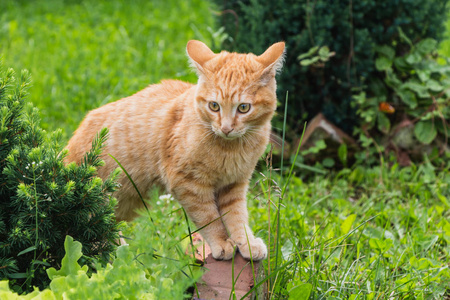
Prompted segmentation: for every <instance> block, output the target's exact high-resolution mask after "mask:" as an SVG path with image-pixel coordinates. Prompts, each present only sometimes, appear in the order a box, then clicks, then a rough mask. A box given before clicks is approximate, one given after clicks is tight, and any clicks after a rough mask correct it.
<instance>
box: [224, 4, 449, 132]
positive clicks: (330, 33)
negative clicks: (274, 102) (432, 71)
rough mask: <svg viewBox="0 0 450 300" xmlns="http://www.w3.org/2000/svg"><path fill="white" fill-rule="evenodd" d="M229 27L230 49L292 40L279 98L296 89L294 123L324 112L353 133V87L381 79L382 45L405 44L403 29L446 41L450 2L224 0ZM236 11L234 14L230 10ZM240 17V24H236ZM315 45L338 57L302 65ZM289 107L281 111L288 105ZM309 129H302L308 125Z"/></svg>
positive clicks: (293, 94)
mask: <svg viewBox="0 0 450 300" xmlns="http://www.w3.org/2000/svg"><path fill="white" fill-rule="evenodd" d="M216 2H217V3H218V4H219V5H220V7H221V9H222V10H224V14H222V19H221V24H222V25H223V26H225V27H226V32H227V33H228V34H229V35H230V36H231V37H232V38H233V40H230V41H228V43H227V44H225V47H226V48H228V49H229V50H234V51H243V52H254V53H256V54H260V53H262V52H263V51H264V50H265V49H266V48H267V47H268V46H269V45H271V44H272V43H274V42H277V41H280V40H284V41H286V43H287V56H286V64H285V68H284V70H283V72H282V74H281V76H280V78H279V80H278V83H279V94H278V95H279V99H284V96H285V93H286V91H289V96H290V99H292V100H293V101H289V102H290V107H291V109H290V116H289V117H290V120H289V121H288V122H289V124H290V126H291V128H294V129H297V128H298V127H299V125H301V124H303V121H304V120H305V118H307V119H309V118H312V117H314V116H315V115H316V114H317V113H318V112H323V113H324V114H325V115H326V117H327V118H329V119H330V120H332V121H333V122H335V123H336V124H337V125H338V126H340V127H341V128H343V129H344V130H346V131H347V132H350V133H351V128H352V127H353V126H355V125H356V124H357V117H356V116H355V110H354V109H353V108H352V107H351V105H350V104H351V102H352V88H354V87H360V86H362V85H363V83H367V82H369V81H371V79H372V78H374V77H378V76H380V74H379V72H377V70H376V69H375V58H376V50H375V49H376V47H375V46H377V45H384V44H387V45H391V44H392V43H393V42H396V43H397V50H398V51H399V52H398V54H403V53H404V52H405V51H407V50H408V47H405V48H404V49H403V46H407V45H404V43H402V42H401V40H400V39H399V33H398V28H399V27H401V29H402V30H403V32H405V34H406V35H407V36H409V37H410V38H411V39H412V40H413V41H418V40H421V39H423V38H426V37H431V38H439V37H440V36H441V33H442V32H443V31H444V30H443V25H442V22H443V20H444V19H445V17H446V9H445V7H446V4H447V2H448V1H447V0H429V1H423V0H362V1H352V0H346V1H343V0H341V1H325V0H316V1H313V0H297V1H292V0H279V1H272V0H216ZM227 9H228V10H233V11H234V12H235V13H236V14H237V19H236V17H235V16H234V14H232V13H226V11H225V10H227ZM236 20H237V21H238V23H237V24H238V26H236ZM314 46H328V47H329V49H330V50H331V51H334V52H336V55H335V56H334V57H332V58H331V59H330V61H329V62H327V63H325V64H324V65H322V66H301V65H300V64H299V61H298V56H299V55H301V54H302V53H306V52H308V50H309V49H310V48H312V47H314ZM280 111H281V110H280ZM300 127H301V126H300Z"/></svg>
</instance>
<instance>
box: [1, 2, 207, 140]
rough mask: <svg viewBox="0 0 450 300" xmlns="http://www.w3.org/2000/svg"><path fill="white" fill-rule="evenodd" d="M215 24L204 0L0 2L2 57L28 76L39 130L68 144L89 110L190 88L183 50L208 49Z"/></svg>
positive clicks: (192, 79)
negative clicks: (159, 88) (177, 82)
mask: <svg viewBox="0 0 450 300" xmlns="http://www.w3.org/2000/svg"><path fill="white" fill-rule="evenodd" d="M131 3H132V4H131ZM192 8H195V9H192ZM213 23H214V20H213V15H212V11H211V7H210V4H209V3H208V1H206V0H186V1H177V0H164V1H144V0H136V1H131V2H128V1H63V0H48V1H10V0H2V1H0V55H2V56H3V60H4V64H5V66H7V67H12V68H14V69H15V70H18V71H19V70H21V69H28V70H29V71H30V72H31V74H32V76H33V87H32V88H31V90H30V100H31V101H32V102H33V103H34V104H35V105H36V106H37V107H38V108H39V109H40V110H41V112H42V119H43V123H42V126H43V127H44V129H49V130H55V129H56V128H63V129H64V134H65V138H66V139H68V137H70V135H71V134H72V132H73V131H74V130H75V129H76V127H77V126H78V124H79V123H80V122H81V120H82V118H83V117H84V115H85V114H86V112H87V111H89V110H91V109H94V108H97V107H99V106H101V105H103V104H105V103H108V102H111V101H114V100H118V99H120V98H122V97H125V96H129V95H131V94H133V93H135V92H137V91H139V90H141V89H143V88H144V87H146V86H147V85H148V84H151V83H157V82H159V81H160V80H161V79H164V78H178V79H181V80H187V81H192V82H195V80H196V76H195V73H194V72H191V71H190V69H189V68H188V63H187V56H186V54H185V53H186V50H185V49H186V43H187V41H188V40H189V39H202V40H205V42H207V43H209V44H211V43H212V40H213V38H212V34H211V33H210V32H209V31H208V28H209V27H212V26H213Z"/></svg>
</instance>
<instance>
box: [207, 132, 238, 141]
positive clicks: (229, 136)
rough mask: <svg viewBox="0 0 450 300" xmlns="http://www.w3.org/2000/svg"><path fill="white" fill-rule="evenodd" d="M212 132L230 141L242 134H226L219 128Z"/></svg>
mask: <svg viewBox="0 0 450 300" xmlns="http://www.w3.org/2000/svg"><path fill="white" fill-rule="evenodd" d="M214 133H215V134H216V135H218V136H219V137H221V138H223V139H224V140H227V141H232V140H236V139H238V138H240V137H241V136H242V135H241V134H240V133H238V132H230V133H229V134H228V135H227V134H225V133H223V132H222V131H221V130H214Z"/></svg>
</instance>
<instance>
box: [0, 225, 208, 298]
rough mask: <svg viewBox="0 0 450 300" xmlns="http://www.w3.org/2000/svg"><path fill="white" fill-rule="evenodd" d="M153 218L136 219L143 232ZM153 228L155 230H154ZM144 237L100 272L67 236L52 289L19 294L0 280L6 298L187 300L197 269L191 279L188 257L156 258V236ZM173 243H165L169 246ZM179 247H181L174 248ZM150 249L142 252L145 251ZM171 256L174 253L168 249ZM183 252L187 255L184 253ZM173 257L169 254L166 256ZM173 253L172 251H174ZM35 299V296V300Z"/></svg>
mask: <svg viewBox="0 0 450 300" xmlns="http://www.w3.org/2000/svg"><path fill="white" fill-rule="evenodd" d="M149 221H150V220H149V218H145V217H142V218H141V219H140V220H138V221H137V225H135V226H137V227H139V228H138V229H150V228H149V227H152V226H149V224H151V223H150V222H149ZM152 229H154V228H152ZM136 233H137V235H138V236H139V237H138V238H137V239H136V240H135V241H136V242H134V241H131V242H130V245H123V246H120V247H119V248H118V249H117V251H116V255H115V259H114V261H113V262H112V263H109V264H107V265H106V266H102V265H101V264H100V263H98V262H94V264H95V269H96V272H95V273H92V274H91V273H90V272H89V270H88V267H87V266H84V267H81V266H80V264H79V263H78V261H79V260H80V259H81V258H82V257H83V253H82V250H81V249H82V245H81V243H79V242H77V241H74V240H73V238H72V237H70V236H67V237H66V239H65V242H64V249H65V253H66V254H65V256H64V258H63V259H62V262H61V268H60V269H59V270H56V269H55V268H49V269H48V270H47V274H48V277H49V278H50V280H51V282H50V285H49V288H48V289H45V290H43V291H39V290H35V291H34V292H32V293H30V294H28V295H24V296H18V295H17V294H16V293H14V292H13V291H11V290H10V289H9V287H8V284H7V283H6V281H2V282H0V298H1V299H4V298H5V299H31V298H33V297H40V298H39V299H63V298H64V299H183V298H187V297H188V296H187V289H188V288H189V287H190V286H191V285H192V284H193V283H194V282H195V280H196V279H198V277H199V275H200V274H201V273H200V272H199V269H198V268H197V269H196V270H194V271H193V272H192V273H191V274H192V275H193V276H194V277H190V276H187V275H185V274H186V273H184V274H183V272H184V271H183V269H187V268H188V267H187V266H189V258H188V257H187V256H186V255H178V256H179V257H180V259H179V260H174V259H173V258H169V257H162V256H159V255H157V253H156V252H155V250H154V248H153V247H157V244H159V243H160V241H158V239H157V236H156V235H155V236H153V237H151V238H148V236H147V232H146V231H136ZM168 242H170V243H173V242H174V240H172V239H169V240H166V241H165V243H168ZM175 248H177V247H175ZM143 249H145V250H144V251H143V252H142V250H143ZM167 252H170V251H167ZM182 253H183V252H182ZM167 254H168V255H170V254H169V253H167ZM171 254H173V253H171ZM33 299H34V298H33Z"/></svg>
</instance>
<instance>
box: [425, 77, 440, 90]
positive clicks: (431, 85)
mask: <svg viewBox="0 0 450 300" xmlns="http://www.w3.org/2000/svg"><path fill="white" fill-rule="evenodd" d="M426 85H427V88H428V89H429V90H430V91H433V92H440V91H442V90H443V89H444V88H443V87H442V85H441V84H440V83H439V82H438V81H436V80H434V79H430V80H428V81H427V83H426Z"/></svg>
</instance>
